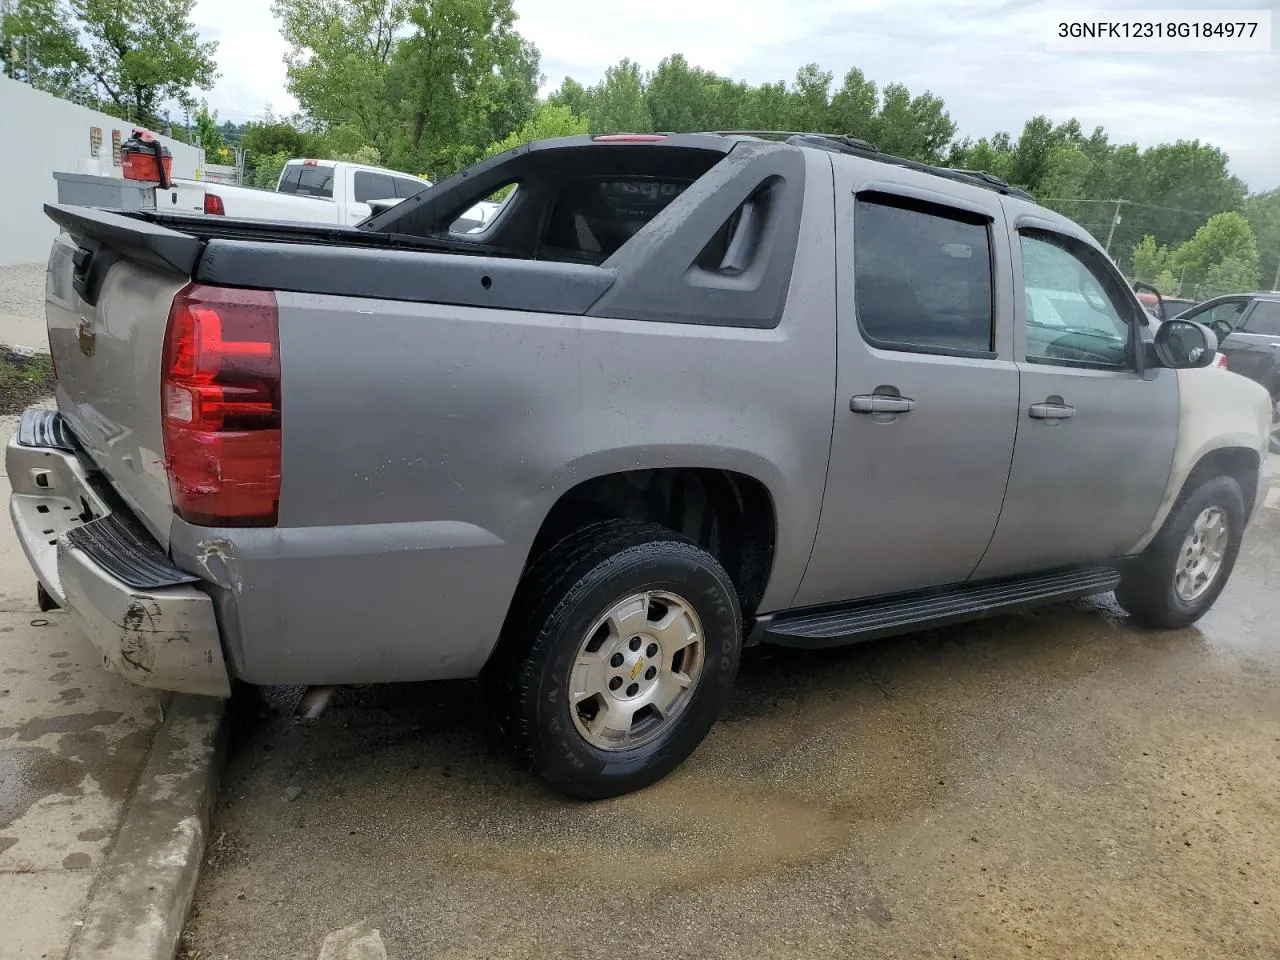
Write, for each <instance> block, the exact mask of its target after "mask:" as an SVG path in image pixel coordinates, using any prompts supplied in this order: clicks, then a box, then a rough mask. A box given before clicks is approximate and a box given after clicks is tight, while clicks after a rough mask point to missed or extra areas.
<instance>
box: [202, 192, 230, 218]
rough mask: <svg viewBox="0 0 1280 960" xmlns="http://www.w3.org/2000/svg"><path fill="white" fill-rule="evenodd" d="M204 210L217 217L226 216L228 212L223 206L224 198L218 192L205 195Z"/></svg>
mask: <svg viewBox="0 0 1280 960" xmlns="http://www.w3.org/2000/svg"><path fill="white" fill-rule="evenodd" d="M204 212H205V213H207V214H212V215H213V216H217V217H224V216H226V214H227V211H226V208H225V207H223V206H222V198H221V197H220V196H218V195H217V194H216V193H206V194H205V195H204Z"/></svg>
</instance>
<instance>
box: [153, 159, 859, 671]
mask: <svg viewBox="0 0 1280 960" xmlns="http://www.w3.org/2000/svg"><path fill="white" fill-rule="evenodd" d="M823 162H824V165H825V169H826V176H825V178H823V177H821V176H814V175H813V174H812V173H811V174H810V176H809V177H808V178H807V186H806V192H807V206H806V210H807V211H814V210H816V211H817V213H816V214H815V213H813V212H807V213H806V215H805V221H804V223H803V224H802V229H801V253H800V256H799V257H798V259H797V265H796V269H795V271H794V273H793V276H792V281H791V293H790V298H789V301H788V306H787V309H786V313H785V315H784V317H783V320H782V322H781V323H780V325H779V326H778V327H777V328H776V329H773V330H759V329H739V328H730V327H716V328H711V327H704V326H697V325H692V324H677V323H661V322H652V321H631V320H619V319H602V318H584V317H577V316H563V315H555V314H542V313H521V312H515V311H498V310H488V309H480V308H466V307H451V306H444V305H436V304H419V303H406V302H390V301H379V300H358V299H351V298H342V297H333V296H316V295H304V294H287V293H281V294H279V295H278V296H279V307H280V337H281V357H282V374H283V398H282V403H283V437H284V453H283V464H282V481H281V483H282V486H281V499H280V525H279V527H278V528H276V529H272V530H259V531H217V530H210V529H207V528H191V527H188V526H187V525H185V524H183V523H182V522H181V521H177V522H175V526H174V533H173V540H174V551H175V557H176V558H178V560H179V564H180V565H183V566H186V567H188V568H189V569H193V570H195V571H197V572H200V573H202V574H203V575H205V576H207V577H209V578H210V579H212V580H214V581H215V582H217V583H219V584H221V585H222V586H223V588H224V591H225V600H226V602H225V603H224V604H223V608H222V610H223V619H224V628H225V629H226V631H227V644H228V648H229V649H228V654H229V657H230V659H231V661H232V664H233V669H234V671H235V672H236V673H237V674H238V675H239V676H241V677H243V678H244V679H247V680H249V681H251V682H257V683H290V682H292V683H322V682H344V683H354V682H377V681H389V680H413V679H428V678H441V677H462V676H470V675H474V674H475V673H477V672H478V671H479V669H480V668H481V667H482V666H483V664H484V662H485V660H486V659H487V657H488V654H489V652H490V650H491V648H492V646H493V644H494V642H495V641H496V639H497V636H498V632H499V630H500V628H501V626H502V622H503V619H504V617H505V616H506V613H507V606H508V603H509V601H510V598H511V595H512V593H513V591H514V588H515V584H516V581H517V579H518V578H519V575H520V572H521V570H522V568H523V565H524V563H525V560H526V557H527V555H528V552H529V548H530V546H531V545H532V543H533V540H534V537H535V536H536V534H537V531H538V529H539V526H540V525H541V523H542V521H543V519H544V518H545V517H546V515H547V513H548V512H549V511H550V509H551V507H552V505H553V504H554V503H555V502H556V500H557V499H558V498H559V497H560V496H561V495H562V494H563V493H565V492H566V491H567V490H569V489H570V488H572V487H573V486H575V485H576V484H578V483H580V482H582V481H584V480H587V479H590V478H591V477H594V476H598V475H601V474H606V473H612V472H615V471H621V470H632V469H637V468H644V467H677V466H690V467H719V468H724V469H729V470H737V471H741V472H743V473H747V474H749V475H751V476H754V477H756V478H758V479H760V480H761V481H763V482H764V483H765V485H766V486H767V487H768V488H769V490H770V492H771V494H772V497H773V500H774V503H775V506H776V511H777V516H778V542H777V548H776V556H775V562H774V567H773V576H772V579H771V581H770V583H769V586H768V589H767V591H766V596H765V597H764V600H763V602H762V605H761V609H762V610H767V609H770V608H774V609H776V608H778V607H784V606H786V605H787V604H788V603H789V602H790V600H791V597H792V596H793V595H794V593H795V590H796V587H797V586H798V584H799V580H800V577H801V575H802V574H803V571H804V566H805V564H806V562H807V560H808V556H809V551H810V549H811V547H812V543H813V536H814V531H815V529H816V526H817V520H818V514H819V511H820V506H821V499H822V492H823V486H824V483H825V477H826V468H827V455H828V448H829V443H830V436H831V425H832V415H833V410H834V392H833V391H834V387H835V307H834V301H833V296H834V294H833V290H834V285H833V270H834V246H833V244H832V242H831V230H832V218H833V214H832V209H833V207H832V203H831V179H830V167H829V164H826V161H825V160H824V161H823Z"/></svg>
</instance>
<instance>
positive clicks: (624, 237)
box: [542, 179, 689, 263]
mask: <svg viewBox="0 0 1280 960" xmlns="http://www.w3.org/2000/svg"><path fill="white" fill-rule="evenodd" d="M688 186H689V181H687V180H660V179H634V180H584V181H580V182H578V183H572V184H569V185H568V186H566V187H564V189H562V190H561V191H560V194H559V196H557V197H556V201H555V204H554V205H553V206H552V208H551V215H550V217H548V219H547V228H546V232H545V233H544V234H543V241H542V243H543V247H544V248H552V250H553V251H554V253H555V255H557V256H563V257H564V258H565V259H574V260H583V261H585V262H588V263H603V262H604V261H605V260H607V259H608V258H609V257H611V256H612V255H613V253H614V251H616V250H617V249H618V248H619V247H621V246H622V245H623V244H624V243H626V242H627V241H628V240H630V239H631V238H632V237H633V236H635V235H636V233H638V232H639V230H640V228H641V227H643V226H644V225H645V224H646V223H648V222H649V221H650V220H652V219H653V218H654V217H656V216H657V215H658V214H660V213H661V212H662V211H663V210H665V209H666V207H667V204H669V203H670V202H671V201H672V200H674V199H675V198H676V197H678V196H680V194H682V193H683V192H684V191H685V189H686V188H687V187H688Z"/></svg>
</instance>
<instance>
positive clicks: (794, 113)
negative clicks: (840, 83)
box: [787, 63, 843, 133]
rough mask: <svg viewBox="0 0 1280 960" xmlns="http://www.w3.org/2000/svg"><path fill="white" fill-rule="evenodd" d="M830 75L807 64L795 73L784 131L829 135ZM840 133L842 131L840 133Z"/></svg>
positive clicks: (813, 64)
mask: <svg viewBox="0 0 1280 960" xmlns="http://www.w3.org/2000/svg"><path fill="white" fill-rule="evenodd" d="M831 80H832V76H831V74H830V73H829V72H828V71H826V70H819V69H818V65H817V64H816V63H808V64H805V65H804V66H803V67H801V68H800V69H799V70H797V71H796V79H795V84H794V86H793V89H792V91H791V111H790V114H791V115H790V117H789V118H788V122H787V129H789V130H801V131H813V132H814V133H830V132H832V131H831V118H830V114H829V109H830V107H831ZM839 132H841V133H843V131H839Z"/></svg>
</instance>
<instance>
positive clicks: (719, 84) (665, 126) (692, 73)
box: [566, 53, 736, 132]
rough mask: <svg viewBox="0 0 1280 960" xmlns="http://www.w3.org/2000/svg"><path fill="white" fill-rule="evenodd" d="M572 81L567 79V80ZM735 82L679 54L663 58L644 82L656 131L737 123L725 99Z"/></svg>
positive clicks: (696, 128) (727, 126)
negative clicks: (726, 88) (693, 63)
mask: <svg viewBox="0 0 1280 960" xmlns="http://www.w3.org/2000/svg"><path fill="white" fill-rule="evenodd" d="M568 82H570V81H566V83H568ZM728 86H732V83H731V82H730V81H728V80H726V79H724V78H723V77H718V76H716V75H715V74H713V73H711V72H709V71H707V70H703V69H701V68H699V67H691V66H689V62H688V61H687V60H685V58H684V57H683V56H681V55H680V54H678V53H677V54H674V55H673V56H670V57H664V58H663V60H662V61H661V62H660V63H659V64H658V69H657V70H655V71H654V72H653V73H652V74H650V75H649V80H648V83H646V84H645V88H644V98H645V105H646V106H647V107H648V109H649V116H650V118H651V120H652V122H653V128H654V129H655V130H670V131H677V132H680V131H689V130H717V129H719V130H727V129H730V128H731V127H732V126H733V125H734V123H736V117H732V118H731V117H730V116H728V115H727V114H729V113H730V112H731V110H732V108H731V107H729V106H728V104H727V101H726V98H725V90H724V88H725V87H728Z"/></svg>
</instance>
